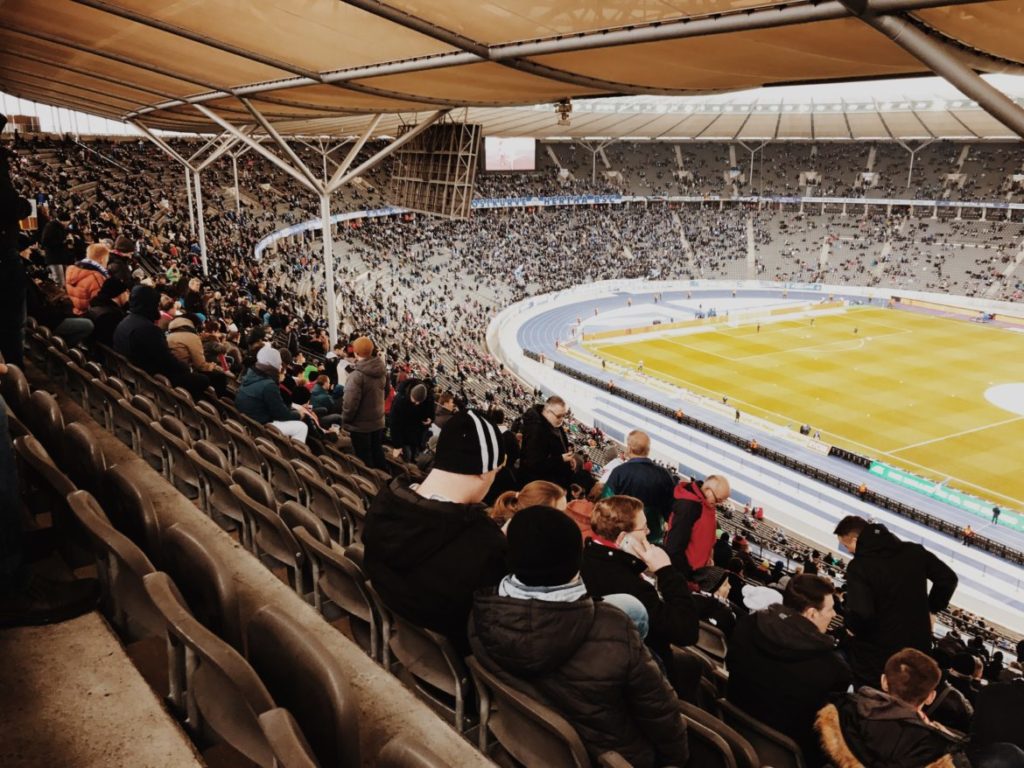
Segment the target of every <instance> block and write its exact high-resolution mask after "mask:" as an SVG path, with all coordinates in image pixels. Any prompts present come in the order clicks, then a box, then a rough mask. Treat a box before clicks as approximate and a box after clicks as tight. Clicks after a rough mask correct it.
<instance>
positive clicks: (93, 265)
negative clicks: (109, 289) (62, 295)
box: [65, 243, 110, 316]
mask: <svg viewBox="0 0 1024 768" xmlns="http://www.w3.org/2000/svg"><path fill="white" fill-rule="evenodd" d="M109 256H110V249H108V248H107V246H105V245H104V244H103V243H93V244H92V245H90V246H89V248H88V249H87V250H86V252H85V258H84V259H82V260H81V261H76V262H75V263H74V264H72V265H71V266H70V267H68V274H67V283H66V284H65V288H66V289H67V292H68V296H69V297H70V298H71V304H72V305H73V306H74V308H75V314H76V315H79V316H81V315H84V314H85V313H86V312H88V311H89V302H91V301H92V300H93V297H95V296H96V294H97V293H99V292H100V288H102V287H103V283H104V281H105V280H106V279H107V278H108V277H109V276H110V274H109V273H108V272H107V259H108V258H109Z"/></svg>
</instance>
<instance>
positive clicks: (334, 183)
mask: <svg viewBox="0 0 1024 768" xmlns="http://www.w3.org/2000/svg"><path fill="white" fill-rule="evenodd" d="M382 117H384V116H383V115H380V114H377V115H374V116H373V119H372V120H371V121H370V124H369V125H368V126H366V130H365V131H363V134H362V135H361V136H360V137H359V139H358V140H357V141H356V143H355V144H353V145H352V149H350V150H349V151H348V154H347V155H345V159H344V160H342V161H341V164H340V165H339V166H338V167H337V168H336V169H335V170H334V173H333V174H332V175H331V178H330V179H329V180H328V181H327V191H328V192H329V193H330V192H334V191H335V190H337V189H338V187H340V186H341V184H339V183H338V180H339V179H340V178H341V177H342V176H344V175H345V171H347V170H348V169H349V168H350V167H351V166H352V163H353V162H355V159H356V156H357V155H358V154H359V152H360V151H361V150H362V148H363V146H365V144H366V142H367V141H369V140H370V137H371V136H373V132H374V131H375V130H377V126H378V125H380V121H381V118H382ZM326 177H327V155H326V153H325V154H324V178H326Z"/></svg>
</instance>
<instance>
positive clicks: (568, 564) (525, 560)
mask: <svg viewBox="0 0 1024 768" xmlns="http://www.w3.org/2000/svg"><path fill="white" fill-rule="evenodd" d="M507 538H508V565H509V570H510V571H511V572H512V575H513V576H515V577H516V579H518V580H519V581H520V582H522V583H523V584H525V585H527V586H530V587H555V586H559V585H561V584H568V583H570V582H572V581H574V580H576V577H577V575H578V574H579V572H580V556H581V555H582V554H583V536H582V535H581V534H580V529H579V527H578V526H577V525H576V523H574V522H573V521H572V520H571V519H569V517H568V515H566V514H564V513H562V512H559V511H558V510H557V509H555V508H553V507H543V506H534V507H527V508H526V509H524V510H521V511H520V512H519V513H517V514H516V516H515V517H513V518H512V520H511V521H509V524H508V532H507Z"/></svg>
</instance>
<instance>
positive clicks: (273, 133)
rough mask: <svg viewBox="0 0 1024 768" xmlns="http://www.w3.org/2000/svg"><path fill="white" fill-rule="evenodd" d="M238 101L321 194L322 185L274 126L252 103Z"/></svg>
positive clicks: (243, 100)
mask: <svg viewBox="0 0 1024 768" xmlns="http://www.w3.org/2000/svg"><path fill="white" fill-rule="evenodd" d="M239 101H240V102H242V106H244V107H245V108H246V109H247V110H248V111H249V114H250V115H252V116H253V119H254V120H255V121H256V122H257V123H259V126H260V128H262V129H263V132H264V133H266V134H267V135H268V136H269V137H270V138H271V139H273V140H274V143H276V144H277V146H279V147H280V148H281V149H283V150H284V153H285V155H287V157H288V159H289V160H291V162H292V165H294V166H295V168H296V169H298V171H299V173H301V174H302V175H303V176H305V177H306V180H307V181H308V182H309V184H310V185H311V186H312V187H313V188H314V189H315V190H316V191H317V192H318V193H319V194H323V189H322V186H323V185H322V184H321V182H320V180H319V179H317V177H316V174H314V173H313V172H312V171H311V170H309V168H307V167H306V164H305V163H304V162H302V159H301V158H300V157H299V156H298V155H297V154H295V150H294V149H292V148H291V147H290V146H288V142H287V141H285V140H284V139H283V138H281V134H279V133H278V132H277V130H275V128H274V126H272V125H271V124H270V122H269V121H268V120H267V118H265V117H264V116H263V115H261V114H260V111H259V110H258V109H256V107H254V106H253V105H252V102H250V101H249V100H248V99H239Z"/></svg>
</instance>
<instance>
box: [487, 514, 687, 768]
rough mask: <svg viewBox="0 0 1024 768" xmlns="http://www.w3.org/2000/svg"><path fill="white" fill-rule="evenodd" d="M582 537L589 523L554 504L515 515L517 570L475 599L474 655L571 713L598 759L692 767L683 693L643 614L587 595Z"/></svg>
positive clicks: (646, 767) (513, 562) (512, 557)
mask: <svg viewBox="0 0 1024 768" xmlns="http://www.w3.org/2000/svg"><path fill="white" fill-rule="evenodd" d="M638 509H639V514H641V515H642V514H643V508H642V506H638ZM580 545H581V539H580V533H579V530H578V529H577V528H576V526H575V525H573V523H572V521H571V520H569V519H568V518H567V517H566V516H565V515H563V514H562V513H560V512H558V511H556V510H554V509H549V508H545V507H529V508H527V509H524V510H523V511H522V512H520V513H519V514H518V515H516V516H515V517H514V518H513V519H512V521H511V522H510V523H509V530H508V547H509V568H510V570H511V573H510V574H509V575H507V576H505V577H504V578H503V579H502V580H501V583H500V585H499V586H498V589H497V593H496V594H495V591H494V590H489V591H488V592H486V593H480V594H478V595H477V596H476V598H475V599H474V602H473V613H472V620H471V626H470V643H471V646H472V649H473V654H474V655H475V657H476V658H477V660H478V661H479V662H480V664H481V665H483V666H484V667H486V668H487V669H490V670H491V671H492V672H494V673H495V674H496V675H498V676H499V677H501V678H502V679H503V680H505V681H506V682H507V683H509V684H510V685H512V686H514V687H516V688H518V689H520V690H523V691H524V692H526V693H527V694H528V695H530V696H532V697H535V698H537V699H539V700H540V701H541V702H543V703H545V704H547V705H548V706H550V707H552V708H553V709H555V710H556V711H557V712H559V713H560V714H561V715H562V716H563V717H565V718H566V720H568V721H569V723H570V725H572V726H573V728H574V729H575V730H576V731H577V733H579V735H580V739H581V740H582V742H583V744H584V746H585V747H586V748H587V751H588V752H589V753H590V756H591V757H592V758H593V759H594V761H595V763H596V761H597V758H598V756H599V755H601V754H602V753H604V752H608V751H613V750H614V751H615V752H618V753H619V754H620V755H621V756H622V757H623V758H624V759H625V760H626V761H627V762H628V763H629V764H630V765H633V766H637V768H654V766H663V765H674V766H682V765H685V764H686V762H687V759H688V757H689V747H688V742H687V734H686V725H685V722H684V721H683V718H682V716H681V715H680V714H679V704H678V701H677V699H676V695H675V693H673V691H672V689H671V687H669V685H668V683H667V682H666V680H665V677H664V676H663V675H662V673H661V670H660V669H659V668H658V666H657V664H656V663H655V662H654V660H653V659H652V658H651V654H650V652H649V651H648V650H647V649H646V648H645V647H644V644H643V641H642V640H641V639H640V636H639V634H638V633H637V629H636V627H635V626H634V624H633V622H632V621H631V620H630V619H629V618H627V616H626V615H625V614H624V613H623V612H622V611H621V610H619V609H618V608H615V607H613V606H611V605H608V604H605V603H603V602H600V601H595V600H594V599H593V598H592V597H590V596H589V595H588V594H587V592H588V590H587V587H586V586H585V585H584V584H583V583H582V582H581V581H580V577H579V567H580ZM665 559H666V561H667V558H665Z"/></svg>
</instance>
